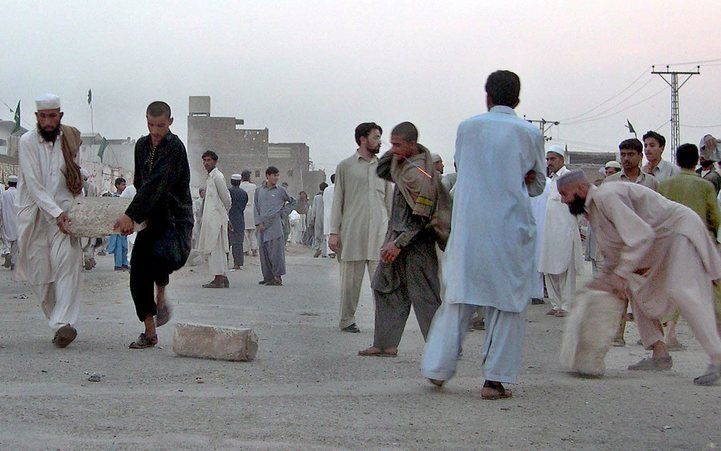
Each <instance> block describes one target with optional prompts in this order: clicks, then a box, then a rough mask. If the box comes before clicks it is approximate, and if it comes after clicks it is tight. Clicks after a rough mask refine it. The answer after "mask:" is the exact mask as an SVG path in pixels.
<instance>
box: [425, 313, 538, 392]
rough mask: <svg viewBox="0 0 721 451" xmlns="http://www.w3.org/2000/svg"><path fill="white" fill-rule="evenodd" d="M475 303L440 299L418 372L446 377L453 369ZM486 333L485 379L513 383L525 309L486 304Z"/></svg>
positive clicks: (521, 342)
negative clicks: (443, 301)
mask: <svg viewBox="0 0 721 451" xmlns="http://www.w3.org/2000/svg"><path fill="white" fill-rule="evenodd" d="M477 307H478V306H476V305H470V304H448V303H444V304H443V306H442V307H441V308H440V310H438V314H437V315H436V317H435V318H434V319H433V324H432V325H431V330H430V333H429V334H428V341H427V343H426V350H425V352H424V353H423V363H422V365H421V372H422V373H423V376H425V377H427V378H430V379H438V380H443V381H447V380H448V379H450V378H451V377H453V375H454V374H455V373H456V365H457V364H458V353H459V352H460V349H461V345H462V344H463V339H464V338H465V336H466V332H468V325H469V322H470V319H471V316H472V315H473V312H475V311H476V308H477ZM485 313H486V336H485V341H484V343H483V357H482V362H481V368H482V370H483V375H484V377H485V378H486V379H487V380H491V381H496V382H504V383H511V384H513V383H515V382H516V378H517V377H518V373H519V372H520V369H521V353H522V350H523V335H524V333H525V330H526V311H525V310H524V311H523V312H520V313H515V312H506V311H503V310H498V309H496V308H493V307H486V312H485Z"/></svg>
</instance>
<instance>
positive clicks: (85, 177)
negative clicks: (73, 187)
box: [80, 168, 90, 180]
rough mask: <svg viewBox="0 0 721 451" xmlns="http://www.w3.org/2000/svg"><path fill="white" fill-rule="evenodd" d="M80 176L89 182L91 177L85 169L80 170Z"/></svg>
mask: <svg viewBox="0 0 721 451" xmlns="http://www.w3.org/2000/svg"><path fill="white" fill-rule="evenodd" d="M80 175H82V176H83V179H86V180H87V179H88V178H89V177H90V172H88V170H87V169H85V168H80Z"/></svg>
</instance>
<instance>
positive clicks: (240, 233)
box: [228, 174, 248, 270]
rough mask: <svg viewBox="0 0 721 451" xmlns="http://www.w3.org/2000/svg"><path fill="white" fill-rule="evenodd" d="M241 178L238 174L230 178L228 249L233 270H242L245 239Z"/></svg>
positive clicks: (245, 198) (243, 198)
mask: <svg viewBox="0 0 721 451" xmlns="http://www.w3.org/2000/svg"><path fill="white" fill-rule="evenodd" d="M242 179H243V177H242V176H241V175H240V174H233V175H231V176H230V199H231V207H230V211H229V212H228V217H229V218H230V229H229V235H230V248H231V249H232V251H233V269H236V270H238V269H243V254H244V253H243V238H245V208H246V207H247V205H248V193H246V192H245V191H243V190H242V189H241V188H240V182H241V181H242Z"/></svg>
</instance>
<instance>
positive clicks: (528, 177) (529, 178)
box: [524, 169, 536, 185]
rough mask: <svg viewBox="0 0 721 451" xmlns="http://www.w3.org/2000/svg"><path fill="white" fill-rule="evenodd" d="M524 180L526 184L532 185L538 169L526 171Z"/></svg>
mask: <svg viewBox="0 0 721 451" xmlns="http://www.w3.org/2000/svg"><path fill="white" fill-rule="evenodd" d="M524 181H525V182H526V185H531V184H533V182H535V181H536V171H534V170H533V169H531V170H530V171H528V172H526V176H525V178H524Z"/></svg>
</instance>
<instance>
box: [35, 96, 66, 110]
mask: <svg viewBox="0 0 721 451" xmlns="http://www.w3.org/2000/svg"><path fill="white" fill-rule="evenodd" d="M35 109H36V110H37V111H40V110H58V109H60V97H58V96H56V95H55V94H43V95H41V96H40V97H38V98H37V99H35Z"/></svg>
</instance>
